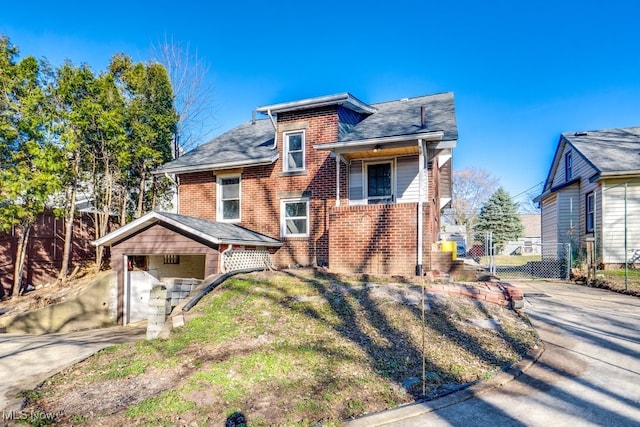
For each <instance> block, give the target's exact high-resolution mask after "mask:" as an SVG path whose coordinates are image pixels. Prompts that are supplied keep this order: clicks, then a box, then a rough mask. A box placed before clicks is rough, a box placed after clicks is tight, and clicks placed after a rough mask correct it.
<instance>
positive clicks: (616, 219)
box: [536, 127, 640, 268]
mask: <svg viewBox="0 0 640 427" xmlns="http://www.w3.org/2000/svg"><path fill="white" fill-rule="evenodd" d="M536 200H537V201H538V202H539V203H540V207H541V214H542V242H543V244H544V245H545V248H548V247H549V246H552V245H551V244H553V243H571V245H572V248H573V249H574V253H576V250H575V249H576V248H580V249H583V248H585V246H586V242H587V241H591V242H593V244H594V246H595V256H596V261H597V262H598V263H599V264H602V265H604V267H605V268H606V267H613V268H617V267H620V266H621V265H622V264H624V263H625V260H628V259H629V258H630V257H631V256H632V255H633V251H634V250H636V249H640V127H631V128H619V129H605V130H598V131H588V132H575V133H573V132H572V133H563V134H562V135H561V136H560V140H559V142H558V146H557V148H556V152H555V155H554V157H553V161H552V163H551V168H550V170H549V174H548V176H547V179H546V182H545V184H544V189H543V192H542V194H541V195H540V196H538V197H537V198H536ZM625 242H626V243H625ZM625 246H626V248H627V250H626V252H625ZM545 250H547V249H545Z"/></svg>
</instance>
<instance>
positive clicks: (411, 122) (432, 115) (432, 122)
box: [340, 92, 458, 142]
mask: <svg viewBox="0 0 640 427" xmlns="http://www.w3.org/2000/svg"><path fill="white" fill-rule="evenodd" d="M371 106H372V107H375V108H376V109H377V110H378V111H377V112H376V113H374V114H372V115H370V116H369V117H367V118H365V119H364V120H363V121H361V122H360V123H358V124H357V125H355V126H354V127H353V128H352V129H351V130H350V132H349V133H347V134H346V135H344V136H343V137H342V138H341V139H340V142H347V141H358V140H365V139H374V138H384V137H392V136H403V135H413V134H416V133H423V132H429V131H443V132H444V138H443V139H444V140H446V141H448V140H456V139H458V128H457V125H456V113H455V107H454V103H453V93H452V92H446V93H441V94H436V95H426V96H419V97H415V98H408V99H404V100H399V101H390V102H382V103H378V104H371ZM422 106H424V107H425V113H426V121H425V126H424V127H422V126H421V123H420V121H421V111H420V107H422Z"/></svg>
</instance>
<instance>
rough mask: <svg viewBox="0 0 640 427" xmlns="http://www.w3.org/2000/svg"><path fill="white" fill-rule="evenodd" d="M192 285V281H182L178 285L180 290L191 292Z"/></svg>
mask: <svg viewBox="0 0 640 427" xmlns="http://www.w3.org/2000/svg"><path fill="white" fill-rule="evenodd" d="M193 285H194V284H193V283H188V284H184V283H183V284H182V285H181V286H180V290H181V291H182V292H191V289H193Z"/></svg>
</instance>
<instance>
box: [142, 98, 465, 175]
mask: <svg viewBox="0 0 640 427" xmlns="http://www.w3.org/2000/svg"><path fill="white" fill-rule="evenodd" d="M345 99H346V100H348V101H349V102H346V101H345ZM356 101H357V100H356V99H355V98H354V97H353V96H352V95H350V94H348V93H345V94H339V95H333V96H328V97H320V98H313V99H308V100H302V101H297V102H296V101H294V102H290V103H283V104H276V105H274V106H272V107H274V108H275V107H277V108H280V109H282V111H285V110H286V111H288V110H287V109H299V108H298V107H299V104H300V105H302V106H307V107H308V108H312V107H313V106H314V105H316V104H321V105H325V104H326V103H327V102H334V103H335V105H343V107H345V108H346V107H348V106H350V105H352V104H354V105H355V103H356ZM358 102H361V101H358ZM364 105H366V104H364ZM422 106H424V107H425V112H426V123H425V126H421V110H420V109H421V107H422ZM369 107H370V109H369V110H367V112H366V113H365V114H367V113H368V112H370V111H375V112H374V113H372V114H370V115H368V116H367V117H366V118H364V120H362V121H361V122H359V123H358V124H356V125H355V126H348V127H346V128H345V129H343V130H345V131H344V132H341V133H340V139H339V141H323V143H335V142H347V143H349V142H357V141H362V140H370V139H375V138H385V137H402V136H409V137H410V136H412V135H416V134H424V133H426V132H432V131H433V132H437V131H440V132H443V135H444V137H443V139H444V140H445V141H455V140H457V139H458V129H457V125H456V115H455V107H454V102H453V93H452V92H446V93H441V94H436V95H426V96H420V97H415V98H405V99H402V100H398V101H390V102H382V103H378V104H371V105H370V106H369ZM261 108H262V109H267V108H268V107H261ZM353 108H355V107H353ZM358 110H359V111H364V110H363V108H358ZM273 138H274V130H273V126H272V125H271V121H270V120H269V119H261V120H256V121H255V122H251V121H249V122H246V123H244V124H242V125H240V126H238V127H235V128H233V129H231V130H230V131H228V132H226V133H224V134H222V135H220V136H218V137H216V138H214V139H212V140H211V141H209V142H206V143H204V144H202V145H201V146H199V147H198V148H196V149H195V150H193V151H190V152H189V153H187V154H185V155H184V156H182V157H180V158H178V159H177V160H174V161H172V162H169V163H166V164H165V165H163V166H161V167H159V168H158V169H156V171H155V172H154V173H156V174H161V173H165V172H166V173H176V172H186V171H189V172H196V171H203V170H212V169H223V168H232V167H238V166H252V165H258V164H269V163H272V162H275V161H276V159H277V158H278V151H277V150H275V149H274V147H273V143H274V140H273Z"/></svg>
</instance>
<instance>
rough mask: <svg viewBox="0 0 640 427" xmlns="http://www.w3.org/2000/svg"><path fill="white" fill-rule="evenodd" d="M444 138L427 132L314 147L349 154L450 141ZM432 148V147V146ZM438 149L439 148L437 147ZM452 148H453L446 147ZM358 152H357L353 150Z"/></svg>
mask: <svg viewBox="0 0 640 427" xmlns="http://www.w3.org/2000/svg"><path fill="white" fill-rule="evenodd" d="M443 137H444V132H442V131H437V132H426V133H422V134H413V135H400V136H389V137H384V138H371V139H361V140H359V141H344V142H331V143H328V144H316V145H314V146H313V148H315V149H316V150H335V151H336V152H349V149H351V148H364V147H367V146H375V145H377V144H380V145H384V144H392V143H395V142H407V143H412V142H413V141H417V140H419V139H422V140H424V141H425V142H427V143H429V142H438V141H441V142H444V143H447V142H449V141H442V138H443ZM453 144H454V145H453V146H455V141H454V142H453ZM430 148H431V146H430ZM436 148H437V147H436ZM446 148H451V147H446ZM351 151H357V150H351Z"/></svg>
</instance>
